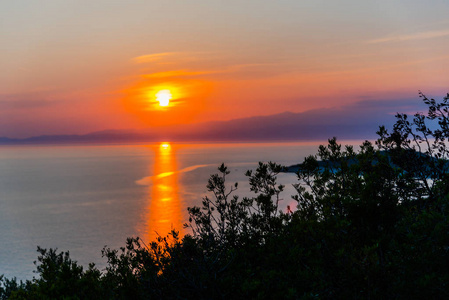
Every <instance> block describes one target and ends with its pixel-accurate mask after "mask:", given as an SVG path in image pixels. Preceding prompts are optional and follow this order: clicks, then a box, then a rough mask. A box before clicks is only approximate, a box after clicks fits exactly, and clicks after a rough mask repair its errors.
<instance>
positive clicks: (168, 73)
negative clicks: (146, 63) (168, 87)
mask: <svg viewBox="0 0 449 300" xmlns="http://www.w3.org/2000/svg"><path fill="white" fill-rule="evenodd" d="M214 73H218V71H188V70H174V71H166V72H158V73H152V74H145V75H143V77H145V78H167V77H191V76H199V75H206V74H214Z"/></svg>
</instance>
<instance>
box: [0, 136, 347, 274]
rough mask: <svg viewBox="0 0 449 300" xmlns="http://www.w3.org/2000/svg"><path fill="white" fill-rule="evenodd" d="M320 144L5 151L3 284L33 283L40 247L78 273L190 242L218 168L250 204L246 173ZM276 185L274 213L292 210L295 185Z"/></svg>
mask: <svg viewBox="0 0 449 300" xmlns="http://www.w3.org/2000/svg"><path fill="white" fill-rule="evenodd" d="M323 143H324V144H325V143H326V141H324V142H323ZM323 143H321V144H323ZM351 143H353V142H351ZM319 144H320V142H301V143H215V144H206V143H170V142H163V143H153V144H139V145H38V146H35V145H33V146H31V145H21V146H1V147H0V275H1V274H3V275H4V276H5V277H6V278H13V277H16V278H17V279H19V280H25V279H32V278H33V277H37V276H38V274H37V273H35V270H36V265H35V264H34V261H36V260H37V256H38V253H37V251H36V250H37V246H40V247H42V248H47V249H48V248H53V249H58V251H69V253H70V257H71V258H72V259H73V260H75V261H77V262H78V263H79V264H81V265H83V266H87V265H88V264H89V263H91V262H93V263H95V265H96V266H97V268H99V269H100V270H102V269H104V268H105V266H106V259H105V258H103V257H102V255H101V250H102V249H103V248H104V247H108V248H111V249H118V248H120V247H123V246H125V243H126V238H127V237H137V236H138V237H140V238H141V239H142V240H143V241H144V242H146V243H148V242H150V241H152V240H154V239H155V238H156V237H157V236H165V235H166V234H167V233H168V232H170V231H171V230H172V229H176V230H179V231H180V233H181V234H186V233H190V231H189V230H188V229H184V228H183V224H184V223H186V222H188V213H187V207H192V206H200V205H201V202H202V199H203V197H205V196H208V197H211V198H213V195H211V193H209V192H208V191H207V188H206V185H207V180H208V178H209V177H210V175H211V174H215V173H217V172H218V169H217V168H218V167H219V166H220V165H221V164H222V163H224V164H225V165H226V166H227V167H228V169H229V171H230V172H231V173H230V174H229V175H227V177H226V182H227V183H228V184H229V187H231V185H232V184H234V183H235V182H237V183H238V189H237V191H235V192H234V193H235V194H236V195H239V197H244V196H253V195H254V194H253V193H252V192H251V191H250V187H249V184H248V178H247V177H246V176H245V174H244V173H245V171H246V170H254V169H255V168H257V164H258V162H268V161H273V162H276V163H279V164H282V165H292V164H296V163H300V162H302V161H303V160H304V158H305V157H306V156H308V155H310V154H315V153H316V152H317V149H318V145H319ZM278 182H279V183H281V184H284V185H285V186H286V188H285V191H284V192H283V193H282V194H281V201H280V206H279V209H280V210H286V209H287V206H290V207H292V208H294V207H295V206H296V204H295V201H294V200H292V198H291V196H292V195H293V194H294V193H295V190H294V188H293V186H292V184H294V183H295V182H296V175H295V174H288V173H281V174H278Z"/></svg>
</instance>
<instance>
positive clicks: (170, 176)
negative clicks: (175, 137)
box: [142, 143, 183, 242]
mask: <svg viewBox="0 0 449 300" xmlns="http://www.w3.org/2000/svg"><path fill="white" fill-rule="evenodd" d="M154 149H155V161H154V168H153V172H152V173H153V174H155V175H154V176H152V184H150V186H149V188H150V191H149V193H148V194H149V199H148V202H147V208H146V209H145V211H146V212H145V220H146V222H145V223H146V224H145V228H144V230H143V236H142V238H143V239H144V241H145V242H150V241H153V240H155V239H156V237H157V236H161V237H164V236H166V235H167V234H168V233H169V232H171V231H172V229H176V230H178V231H180V234H181V235H183V228H182V212H181V200H180V196H179V182H178V172H177V165H176V154H175V149H174V147H173V146H172V145H171V144H170V143H160V144H159V145H155V148H154Z"/></svg>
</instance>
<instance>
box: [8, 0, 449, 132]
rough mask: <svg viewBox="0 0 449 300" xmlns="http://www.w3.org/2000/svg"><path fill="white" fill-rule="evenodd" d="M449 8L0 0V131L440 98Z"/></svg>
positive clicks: (413, 0) (399, 0)
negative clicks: (161, 104)
mask: <svg viewBox="0 0 449 300" xmlns="http://www.w3.org/2000/svg"><path fill="white" fill-rule="evenodd" d="M337 2H338V3H337ZM448 13H449V4H447V2H446V1H437V0H432V1H430V2H429V1H428V2H425V3H424V2H422V1H418V0H408V1H405V0H392V1H375V3H374V2H373V3H371V2H370V3H364V2H361V1H355V0H344V1H343V0H342V1H336V2H331V3H322V2H320V1H279V2H278V1H252V0H248V1H245V2H243V3H242V2H241V1H227V2H222V1H206V0H201V1H194V2H187V1H186V2H183V1H137V0H136V1H134V0H133V1H116V0H108V1H106V0H99V1H75V2H73V1H65V0H60V1H56V0H53V1H51V0H47V1H42V2H39V1H36V2H27V3H25V2H19V1H4V2H2V3H1V4H0V14H1V17H2V18H1V20H2V21H1V22H2V24H1V26H0V36H1V38H2V47H1V52H0V67H1V70H2V72H1V74H0V136H8V137H28V136H33V135H41V134H83V133H88V132H92V131H97V130H104V129H122V128H146V127H156V126H165V125H170V124H186V123H198V122H203V121H210V120H229V119H234V118H243V117H250V116H257V115H269V114H274V113H280V112H284V111H292V112H303V111H307V110H309V109H317V108H338V107H340V106H342V105H345V104H350V103H354V102H356V101H361V100H364V99H370V100H376V101H378V103H379V105H380V106H382V105H383V103H384V102H383V101H387V100H392V99H393V100H394V99H406V98H409V99H411V101H416V98H417V97H416V95H417V90H423V91H424V92H426V93H427V94H432V95H435V96H442V95H444V94H445V93H446V92H447V91H448V86H449V85H448V83H449V54H447V49H449V30H448V29H447V28H449V27H448V25H449V22H448V21H447V15H448ZM160 89H169V90H170V91H171V93H172V95H173V99H171V104H172V105H171V106H169V107H167V108H166V109H158V108H157V107H155V106H153V104H154V101H155V93H157V91H158V90H160Z"/></svg>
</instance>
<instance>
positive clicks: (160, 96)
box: [156, 90, 172, 106]
mask: <svg viewBox="0 0 449 300" xmlns="http://www.w3.org/2000/svg"><path fill="white" fill-rule="evenodd" d="M171 98H172V95H171V93H170V91H169V90H161V91H159V92H157V93H156V100H157V101H159V106H168V105H169V104H170V99H171Z"/></svg>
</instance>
